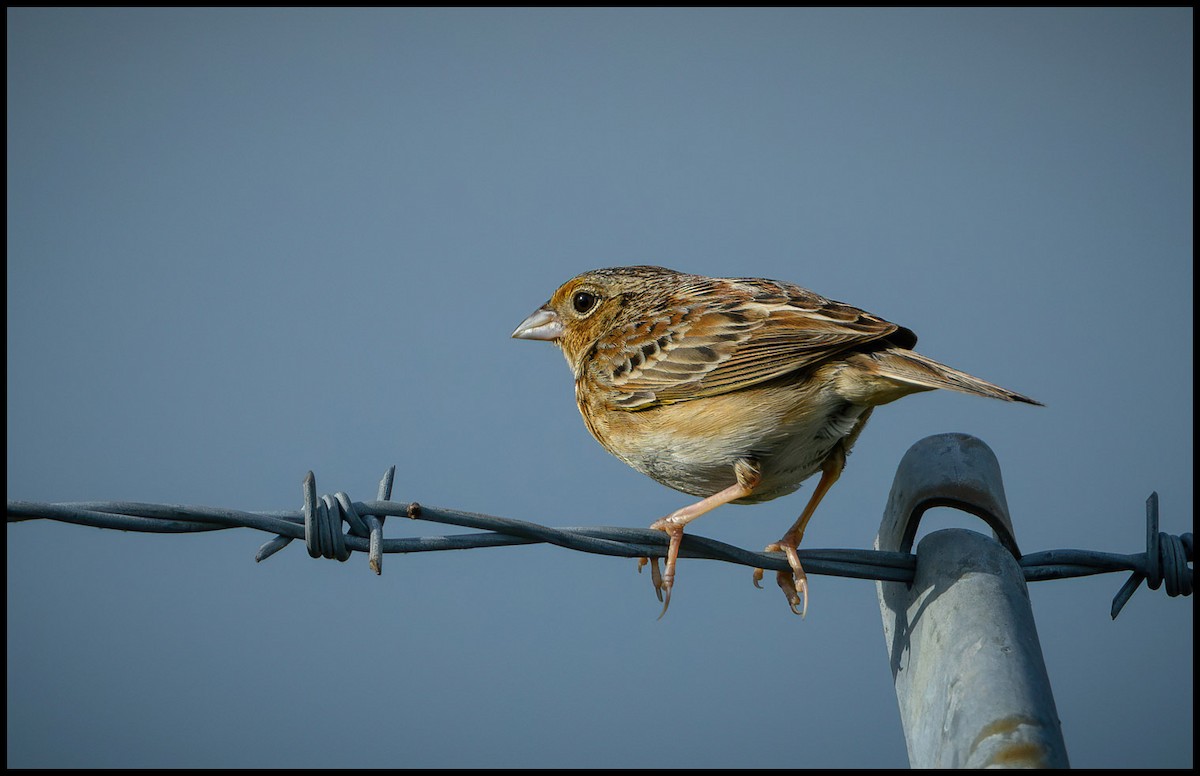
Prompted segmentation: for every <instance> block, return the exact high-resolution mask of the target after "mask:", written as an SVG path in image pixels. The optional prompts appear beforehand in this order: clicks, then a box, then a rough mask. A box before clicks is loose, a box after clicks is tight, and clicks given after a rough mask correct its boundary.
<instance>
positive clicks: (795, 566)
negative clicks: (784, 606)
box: [754, 541, 808, 617]
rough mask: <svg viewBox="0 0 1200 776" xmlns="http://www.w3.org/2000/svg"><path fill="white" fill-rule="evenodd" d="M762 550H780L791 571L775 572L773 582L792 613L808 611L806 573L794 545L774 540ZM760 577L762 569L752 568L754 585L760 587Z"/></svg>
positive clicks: (800, 613)
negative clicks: (781, 592)
mask: <svg viewBox="0 0 1200 776" xmlns="http://www.w3.org/2000/svg"><path fill="white" fill-rule="evenodd" d="M763 552H782V553H783V554H784V557H786V558H787V561H788V565H789V566H791V567H792V568H791V571H778V572H776V573H775V583H776V584H778V585H779V589H780V590H782V591H783V594H784V596H786V597H787V602H788V606H790V607H791V609H792V614H798V615H800V616H801V617H803V616H804V615H805V614H806V613H807V612H808V575H807V574H805V573H804V567H803V566H801V565H800V556H799V555H797V554H796V545H795V544H792V543H791V542H787V541H780V542H775V543H774V544H768V545H767V547H766V549H765V550H763ZM762 578H763V570H762V569H754V586H755V587H757V588H760V589H761V588H762V585H760V584H758V583H759V582H761V581H762Z"/></svg>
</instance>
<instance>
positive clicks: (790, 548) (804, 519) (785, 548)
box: [754, 442, 846, 617]
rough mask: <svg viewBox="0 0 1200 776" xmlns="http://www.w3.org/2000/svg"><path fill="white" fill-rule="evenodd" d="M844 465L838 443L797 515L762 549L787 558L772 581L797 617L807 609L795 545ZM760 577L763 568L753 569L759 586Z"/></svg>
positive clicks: (804, 578) (804, 581) (805, 587)
mask: <svg viewBox="0 0 1200 776" xmlns="http://www.w3.org/2000/svg"><path fill="white" fill-rule="evenodd" d="M845 467H846V449H845V447H843V446H842V444H841V443H840V442H839V443H838V444H837V445H836V446H835V447H834V448H833V450H832V452H830V454H829V456H828V457H827V458H826V459H825V462H824V463H822V464H821V480H820V482H818V483H817V487H816V488H815V489H814V490H813V494H812V496H811V497H810V498H809V499H808V504H807V505H806V506H805V507H804V511H803V512H802V513H801V514H800V517H799V518H797V520H796V522H795V523H793V524H792V527H791V528H789V529H788V531H787V533H785V534H784V535H783V538H782V539H780V540H779V541H777V542H775V543H774V544H768V545H767V548H766V549H765V550H764V552H781V551H782V552H783V554H784V556H785V557H786V558H787V561H788V565H789V566H791V567H792V568H791V571H779V572H776V575H775V581H776V582H777V583H778V585H779V588H780V589H781V590H783V594H784V595H785V596H787V601H788V606H790V607H792V613H793V614H798V615H800V616H801V617H803V616H804V614H805V613H806V612H807V611H808V575H807V574H805V573H804V567H803V566H801V565H800V556H799V555H797V554H796V548H797V547H799V546H800V540H801V539H803V538H804V528H805V526H807V525H808V521H809V519H811V518H812V516H813V513H814V512H816V511H817V505H818V504H820V503H821V499H823V498H825V494H826V493H828V492H829V489H830V488H832V487H833V483H835V482H837V481H838V477H841V476H842V469H844V468H845ZM762 578H763V570H762V569H755V570H754V586H755V587H761V585H759V584H758V583H759V582H760V581H762ZM796 607H800V608H799V609H797V608H796Z"/></svg>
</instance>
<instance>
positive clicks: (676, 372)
mask: <svg viewBox="0 0 1200 776" xmlns="http://www.w3.org/2000/svg"><path fill="white" fill-rule="evenodd" d="M897 332H899V333H900V334H899V335H898V338H899V339H901V340H903V342H902V344H904V345H905V346H909V345H911V344H912V343H913V342H915V337H913V335H912V333H911V332H909V331H908V330H907V329H902V328H901V327H899V326H897V325H896V324H894V323H889V322H888V321H885V320H883V319H882V318H878V317H876V316H874V315H871V314H870V313H867V312H864V311H862V310H859V309H857V308H855V307H851V306H849V305H845V304H841V303H840V302H834V301H831V300H829V299H825V298H824V297H822V296H820V295H818V294H814V293H813V292H811V291H808V290H806V289H803V288H801V287H799V286H795V285H792V284H789V283H781V282H777V281H772V280H763V279H758V278H750V279H724V278H700V277H697V278H696V279H695V281H693V282H692V283H690V284H688V285H686V286H684V287H683V288H681V289H680V290H679V291H678V292H677V293H675V294H672V297H671V299H670V300H669V301H668V303H664V304H662V305H660V306H658V307H657V309H656V310H654V311H653V312H652V313H651V314H649V315H646V316H644V317H642V318H641V319H639V320H636V321H633V322H631V323H627V324H625V325H623V326H620V327H618V328H617V329H616V330H615V331H613V332H612V333H611V336H608V337H605V338H604V339H603V340H602V341H600V342H598V343H597V344H596V350H595V351H594V359H593V362H592V363H593V364H594V365H595V366H596V369H597V371H596V373H594V376H595V377H596V378H598V379H600V380H601V381H602V382H604V383H607V384H608V386H609V387H610V388H612V389H613V392H612V395H613V396H614V400H613V403H614V405H615V406H616V407H618V408H621V409H627V410H640V409H647V408H649V407H652V406H655V405H660V404H670V403H673V402H679V401H686V400H689V399H698V398H701V397H704V396H714V395H717V394H722V393H727V392H730V391H736V390H739V389H741V388H746V387H748V386H752V385H756V384H758V383H762V382H764V381H767V380H771V379H773V378H775V377H779V376H781V375H784V374H787V373H789V372H794V371H796V370H798V369H802V368H804V367H806V366H810V365H813V364H816V363H818V362H820V361H823V360H825V359H827V358H829V357H830V356H832V355H834V354H836V353H838V352H841V351H844V350H846V349H849V348H853V347H856V346H858V345H861V344H863V343H866V342H870V341H872V340H877V339H881V338H883V337H887V336H889V335H893V334H896V333H897Z"/></svg>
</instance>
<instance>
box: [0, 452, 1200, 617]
mask: <svg viewBox="0 0 1200 776" xmlns="http://www.w3.org/2000/svg"><path fill="white" fill-rule="evenodd" d="M395 473H396V467H394V466H393V467H391V468H390V469H388V471H387V472H386V473H385V474H384V476H383V479H382V480H380V483H379V489H378V498H377V499H376V500H375V501H352V500H351V499H350V497H349V496H348V495H346V494H345V493H343V492H338V493H335V494H333V495H332V496H328V495H326V496H321V497H318V496H317V490H316V477H315V476H313V473H312V472H309V473H308V475H307V476H306V477H305V478H304V485H303V493H304V507H303V508H302V509H300V510H291V511H288V510H284V511H274V512H244V511H240V510H235V509H223V508H214V507H196V506H180V505H171V504H146V503H141V502H132V501H112V502H72V503H60V504H46V503H40V502H31V501H9V502H8V521H9V522H10V523H12V522H18V521H22V520H35V519H45V520H58V521H61V522H67V523H75V524H78V525H88V526H94V527H97V528H111V529H116V530H122V531H142V532H152V533H188V532H194V531H215V530H223V529H226V528H253V529H255V530H259V531H264V532H266V533H271V534H274V537H273V538H271V539H270V540H269V541H267V542H266V543H264V544H263V545H262V546H261V547H259V549H258V552H257V554H256V555H255V560H256V561H263V560H266V559H267V558H269V557H270V556H271V555H273V554H275V553H276V552H278V551H279V550H281V549H283V548H284V547H286V546H287V545H288V544H290V543H291V542H292V541H293V540H294V539H303V540H304V543H305V547H306V549H307V550H308V554H309V555H310V556H311V557H313V558H322V557H323V558H330V559H337V560H339V561H345V560H347V559H348V558H349V557H350V556H351V555H352V554H353V553H355V552H365V553H367V557H368V564H369V566H370V568H371V570H372V571H374V572H375V573H376V574H380V573H382V571H383V554H384V553H409V552H433V551H440V550H465V549H475V548H480V547H503V546H512V545H517V544H538V543H545V544H554V545H557V546H559V547H565V548H567V549H572V550H579V551H581V552H590V553H594V554H599V555H613V556H619V557H629V558H644V557H663V556H665V555H666V551H667V541H668V540H667V536H666V534H664V533H663V532H661V531H653V530H650V529H648V528H647V529H639V528H620V527H611V526H609V527H579V528H550V527H548V526H544V525H539V524H537V523H530V522H526V521H523V520H514V519H512V518H506V517H496V516H494V515H484V514H478V513H474V512H463V511H460V510H455V509H443V508H439V507H430V506H424V505H421V504H418V503H416V502H409V503H404V502H397V501H392V500H391V494H392V485H393V482H394V480H395ZM388 517H407V518H409V519H411V520H424V521H427V522H432V523H438V524H442V525H453V526H458V527H462V528H472V529H477V530H479V531H480V532H479V533H463V534H452V535H448V536H432V537H404V538H397V539H385V538H383V525H384V521H385V520H386V519H387V518H388ZM343 523H344V524H345V525H346V528H347V530H345V531H344V530H343V528H342V524H343ZM1158 523H1159V512H1158V494H1157V493H1151V494H1150V497H1149V499H1147V501H1146V550H1145V552H1140V553H1133V554H1130V555H1122V554H1117V553H1108V552H1098V551H1093V550H1075V549H1063V550H1046V551H1044V552H1035V553H1030V554H1028V555H1024V556H1022V557H1021V558H1020V564H1021V568H1022V570H1023V572H1024V574H1025V579H1026V580H1027V581H1030V582H1035V581H1043V580H1050V579H1066V578H1071V577H1081V576H1089V575H1093V574H1107V573H1112V572H1121V571H1129V572H1131V574H1130V576H1129V578H1128V580H1126V582H1125V584H1124V585H1123V586H1122V587H1121V589H1120V590H1119V591H1118V592H1117V595H1116V596H1115V597H1114V598H1113V603H1112V609H1111V614H1112V617H1113V618H1114V619H1115V618H1116V616H1117V615H1118V614H1119V613H1120V611H1121V609H1122V608H1123V607H1124V606H1125V604H1126V603H1127V602H1128V601H1129V599H1130V597H1131V596H1132V595H1133V594H1134V592H1135V591H1136V590H1137V589H1138V587H1140V586H1141V584H1142V583H1143V582H1145V583H1146V584H1147V586H1148V587H1149V588H1150V589H1151V590H1157V589H1158V588H1159V587H1162V586H1164V585H1165V587H1166V593H1167V595H1169V596H1172V597H1173V596H1179V595H1184V596H1190V595H1191V594H1192V568H1191V566H1190V565H1189V564H1191V563H1192V562H1193V557H1194V544H1193V540H1192V534H1191V533H1185V534H1182V535H1180V536H1174V535H1171V534H1168V533H1165V532H1161V531H1159V526H1158ZM679 554H680V555H681V556H683V557H689V558H703V559H708V560H721V561H725V562H728V563H736V564H740V565H743V566H750V567H754V568H763V569H771V570H774V571H789V570H790V566H789V565H788V563H787V560H786V559H785V558H784V557H783V555H782V554H781V553H764V552H752V551H750V550H745V549H742V548H740V547H735V546H733V545H731V544H726V543H724V542H720V541H717V540H715V539H709V538H706V537H703V536H698V535H696V534H691V533H689V534H685V535H684V538H683V544H682V546H681V549H680V553H679ZM798 554H799V556H800V560H801V561H802V562H803V564H804V569H805V571H807V572H808V573H810V574H824V575H832V576H840V577H851V578H855V579H875V580H883V581H889V582H904V583H911V582H912V580H913V576H914V573H915V571H916V566H917V556H916V555H912V554H909V553H903V552H885V551H881V550H858V549H824V550H800V551H799V553H798Z"/></svg>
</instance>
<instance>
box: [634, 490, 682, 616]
mask: <svg viewBox="0 0 1200 776" xmlns="http://www.w3.org/2000/svg"><path fill="white" fill-rule="evenodd" d="M677 514H678V513H675V514H671V515H668V516H667V517H664V518H663V519H661V520H657V521H655V522H654V523H652V524H651V525H650V528H652V529H653V530H655V531H662V532H664V533H665V534H666V535H667V536H668V537H670V543H669V544H668V545H667V560H666V568H665V569H663V570H662V571H661V572H660V571H659V569H658V558H650V559H649V563H650V581H651V582H653V583H654V594H655V595H657V596H658V600H660V601H662V605H663V608H662V611H661V612H659V613H658V619H660V620H661V619H662V617H663V615H664V614H666V613H667V607H669V606H670V605H671V588H673V587H674V586H675V562H676V560H678V559H679V545H680V544H681V543H682V542H683V525H682V524H680V523H679V522H677V521H676V520H674V519H673V518H675V517H676V515H677ZM646 562H647V561H646V559H645V558H639V559H638V571H639V572H640V571H641V570H642V566H644V565H646Z"/></svg>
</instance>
